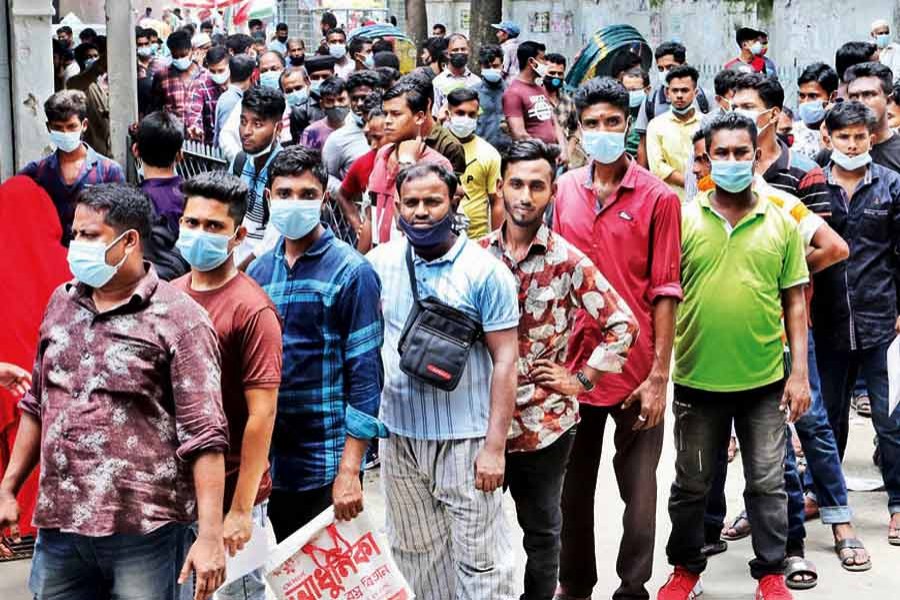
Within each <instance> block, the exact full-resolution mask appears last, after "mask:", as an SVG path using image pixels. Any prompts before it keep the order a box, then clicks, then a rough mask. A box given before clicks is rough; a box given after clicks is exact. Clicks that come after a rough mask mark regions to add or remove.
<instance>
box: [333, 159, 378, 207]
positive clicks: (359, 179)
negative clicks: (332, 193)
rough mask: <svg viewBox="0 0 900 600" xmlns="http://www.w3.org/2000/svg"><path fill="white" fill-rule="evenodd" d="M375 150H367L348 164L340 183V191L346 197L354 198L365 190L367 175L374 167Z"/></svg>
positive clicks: (367, 180)
mask: <svg viewBox="0 0 900 600" xmlns="http://www.w3.org/2000/svg"><path fill="white" fill-rule="evenodd" d="M376 154H378V151H377V150H369V151H368V152H366V153H365V154H363V155H362V156H360V157H359V158H357V159H356V160H355V161H353V164H352V165H350V168H349V169H348V170H347V174H346V175H345V176H344V181H343V182H342V183H341V192H342V193H343V194H344V197H346V198H355V197H356V196H359V195H360V194H362V193H363V192H365V191H366V186H368V185H369V176H370V175H372V169H373V168H375V155H376Z"/></svg>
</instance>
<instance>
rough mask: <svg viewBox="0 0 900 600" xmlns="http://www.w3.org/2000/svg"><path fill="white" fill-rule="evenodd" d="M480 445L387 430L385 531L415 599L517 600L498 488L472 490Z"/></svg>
mask: <svg viewBox="0 0 900 600" xmlns="http://www.w3.org/2000/svg"><path fill="white" fill-rule="evenodd" d="M483 444H484V438H475V439H467V440H417V439H412V438H406V437H402V436H397V435H392V436H391V437H390V438H388V439H387V440H384V441H383V443H382V445H381V476H382V482H383V485H384V497H385V502H386V505H387V535H388V539H389V540H390V543H391V551H392V552H393V554H394V558H395V559H396V561H397V565H398V566H399V567H400V571H401V572H402V573H403V575H404V576H405V577H406V579H407V580H408V581H409V584H410V585H411V586H412V589H413V591H414V592H415V594H416V597H417V598H422V599H423V600H488V599H489V600H512V599H513V598H515V595H514V592H513V577H514V564H513V549H512V542H511V534H510V530H509V526H508V524H507V521H506V517H505V515H504V513H503V492H502V489H497V490H495V491H493V492H491V493H490V494H486V493H484V492H480V491H478V490H476V489H475V457H476V456H477V454H478V451H479V450H480V449H481V447H482V445H483Z"/></svg>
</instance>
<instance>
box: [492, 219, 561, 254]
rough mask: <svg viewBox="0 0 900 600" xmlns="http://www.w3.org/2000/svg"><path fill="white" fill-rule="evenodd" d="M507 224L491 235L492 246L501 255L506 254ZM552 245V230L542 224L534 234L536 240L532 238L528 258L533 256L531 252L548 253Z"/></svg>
mask: <svg viewBox="0 0 900 600" xmlns="http://www.w3.org/2000/svg"><path fill="white" fill-rule="evenodd" d="M505 236H506V223H503V225H501V226H500V229H498V230H497V231H495V232H494V233H493V234H492V235H491V240H490V245H491V246H495V247H496V248H498V249H499V250H500V252H501V253H503V254H506V241H505V239H504V238H505ZM551 244H552V239H551V237H550V228H549V227H547V226H546V225H545V224H544V223H541V226H540V227H539V228H538V230H537V233H535V234H534V238H532V240H531V243H530V244H529V245H528V252H526V253H525V256H526V258H527V257H528V256H531V251H532V250H535V251H540V252H543V253H546V252H547V251H548V250H549V249H550V245H551Z"/></svg>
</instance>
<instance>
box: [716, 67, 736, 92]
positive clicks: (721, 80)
mask: <svg viewBox="0 0 900 600" xmlns="http://www.w3.org/2000/svg"><path fill="white" fill-rule="evenodd" d="M739 75H740V73H739V72H738V71H735V70H733V69H722V70H721V71H719V72H718V73H716V77H715V79H713V88H714V89H715V91H716V95H717V96H721V97H723V98H724V97H725V96H726V95H727V94H728V92H732V91H734V86H735V83H736V82H737V78H738V76H739Z"/></svg>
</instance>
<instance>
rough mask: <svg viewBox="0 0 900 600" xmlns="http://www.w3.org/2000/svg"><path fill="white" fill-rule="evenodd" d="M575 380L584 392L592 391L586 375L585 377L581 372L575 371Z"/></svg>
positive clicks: (592, 385)
mask: <svg viewBox="0 0 900 600" xmlns="http://www.w3.org/2000/svg"><path fill="white" fill-rule="evenodd" d="M575 379H577V380H578V383H580V384H581V387H583V388H584V391H586V392H590V391H591V390H592V389H594V384H593V383H591V380H590V379H588V377H587V375H585V374H584V373H583V372H582V371H577V372H576V373H575Z"/></svg>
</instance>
